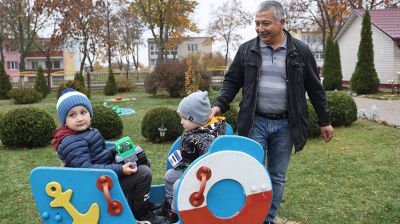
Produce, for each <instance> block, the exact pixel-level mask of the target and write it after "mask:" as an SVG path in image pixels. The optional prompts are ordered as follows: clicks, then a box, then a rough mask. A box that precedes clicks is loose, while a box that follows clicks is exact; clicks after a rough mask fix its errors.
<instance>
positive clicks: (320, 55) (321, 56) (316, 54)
mask: <svg viewBox="0 0 400 224" xmlns="http://www.w3.org/2000/svg"><path fill="white" fill-rule="evenodd" d="M313 55H314V58H315V60H323V59H324V53H323V52H314V53H313Z"/></svg>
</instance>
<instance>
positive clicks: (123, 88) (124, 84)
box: [117, 78, 135, 93]
mask: <svg viewBox="0 0 400 224" xmlns="http://www.w3.org/2000/svg"><path fill="white" fill-rule="evenodd" d="M134 88H135V83H132V82H131V81H129V80H127V79H125V78H123V79H119V80H118V81H117V90H118V92H120V93H121V92H129V91H131V90H132V89H134Z"/></svg>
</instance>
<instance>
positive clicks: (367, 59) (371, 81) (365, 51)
mask: <svg viewBox="0 0 400 224" xmlns="http://www.w3.org/2000/svg"><path fill="white" fill-rule="evenodd" d="M357 58H358V61H357V64H356V68H355V70H354V73H353V74H352V76H351V80H350V87H351V90H353V91H354V92H356V93H357V94H369V93H376V92H378V90H379V78H378V74H377V73H376V70H375V65H374V46H373V42H372V30H371V15H370V13H369V10H366V11H365V14H364V16H363V20H362V27H361V40H360V45H359V47H358V53H357Z"/></svg>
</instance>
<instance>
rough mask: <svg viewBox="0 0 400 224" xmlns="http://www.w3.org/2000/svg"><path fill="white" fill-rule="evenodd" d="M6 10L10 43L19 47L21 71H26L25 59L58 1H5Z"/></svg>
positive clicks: (2, 4)
mask: <svg viewBox="0 0 400 224" xmlns="http://www.w3.org/2000/svg"><path fill="white" fill-rule="evenodd" d="M0 4H1V10H3V9H5V10H6V11H5V17H4V18H3V19H5V21H6V23H7V26H8V27H9V31H10V38H9V41H10V42H13V43H14V44H15V45H16V46H18V51H19V53H20V65H19V69H20V70H21V71H24V70H25V57H26V53H27V51H29V50H30V48H31V47H32V44H33V42H34V40H35V39H36V38H37V37H38V32H39V31H40V30H41V29H42V28H43V27H44V25H45V24H46V22H47V21H48V19H49V17H50V15H51V14H52V13H53V10H52V9H53V8H54V7H55V5H57V4H58V1H52V0H36V1H33V2H31V1H29V0H4V1H1V2H0Z"/></svg>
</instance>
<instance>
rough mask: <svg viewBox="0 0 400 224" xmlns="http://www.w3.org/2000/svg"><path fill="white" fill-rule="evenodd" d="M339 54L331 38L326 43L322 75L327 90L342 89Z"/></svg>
mask: <svg viewBox="0 0 400 224" xmlns="http://www.w3.org/2000/svg"><path fill="white" fill-rule="evenodd" d="M338 53H339V52H338V49H337V48H336V44H335V43H334V41H333V39H332V37H331V36H329V37H328V40H327V41H326V47H325V53H324V67H323V69H322V74H323V75H324V82H323V86H324V88H325V90H335V89H342V73H341V71H340V70H341V68H340V58H339V60H338V55H337V54H338ZM339 57H340V56H339ZM338 63H339V65H338Z"/></svg>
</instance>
